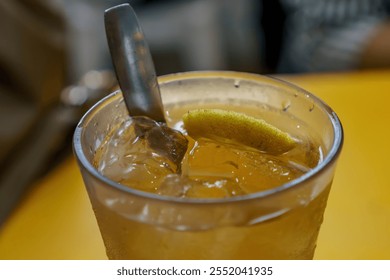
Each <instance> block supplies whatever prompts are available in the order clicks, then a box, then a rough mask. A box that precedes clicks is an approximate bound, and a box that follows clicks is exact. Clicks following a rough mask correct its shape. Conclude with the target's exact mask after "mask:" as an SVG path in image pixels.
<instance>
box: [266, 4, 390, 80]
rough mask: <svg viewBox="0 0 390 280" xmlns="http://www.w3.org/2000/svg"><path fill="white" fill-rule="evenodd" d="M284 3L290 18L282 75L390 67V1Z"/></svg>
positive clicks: (283, 52)
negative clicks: (284, 73) (286, 73)
mask: <svg viewBox="0 0 390 280" xmlns="http://www.w3.org/2000/svg"><path fill="white" fill-rule="evenodd" d="M265 1H267V0H265ZM280 4H281V6H282V8H283V11H284V13H285V16H286V17H285V25H284V26H285V28H284V36H283V45H282V50H281V55H280V60H279V65H278V68H277V70H278V72H288V73H294V72H321V71H343V70H351V69H359V68H367V67H389V66H390V17H389V16H390V1H389V0H316V1H313V0H280Z"/></svg>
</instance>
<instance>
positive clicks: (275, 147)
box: [183, 109, 296, 155]
mask: <svg viewBox="0 0 390 280" xmlns="http://www.w3.org/2000/svg"><path fill="white" fill-rule="evenodd" d="M183 122H184V127H185V129H186V131H187V133H188V135H190V136H191V137H193V138H195V139H197V138H200V137H206V138H211V139H213V138H214V139H215V138H225V139H228V140H230V141H234V142H237V143H240V144H243V145H246V146H250V147H253V148H256V149H258V150H261V151H264V152H267V153H270V154H273V155H278V154H282V153H285V152H287V151H289V150H291V149H292V148H293V147H294V146H295V144H296V141H295V140H294V139H293V138H292V137H291V136H290V135H289V134H288V133H286V132H283V131H281V130H280V129H278V128H276V127H274V126H273V125H271V124H269V123H267V122H266V121H264V120H262V119H257V118H254V117H251V116H248V115H246V114H243V113H238V112H234V111H228V110H221V109H196V110H190V111H188V112H187V113H186V114H185V115H184V116H183Z"/></svg>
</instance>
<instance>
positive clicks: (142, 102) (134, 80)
mask: <svg viewBox="0 0 390 280" xmlns="http://www.w3.org/2000/svg"><path fill="white" fill-rule="evenodd" d="M104 21H105V28H106V36H107V41H108V46H109V49H110V53H111V57H112V61H113V64H114V69H115V73H116V76H117V79H118V83H119V86H120V88H121V90H122V93H123V97H124V100H125V103H126V106H127V109H128V111H129V113H130V115H131V116H147V117H149V118H151V119H153V120H155V121H158V122H165V117H164V110H163V105H162V101H161V95H160V88H159V86H158V82H157V77H156V71H155V69H154V64H153V60H152V57H151V54H150V51H149V47H148V45H147V43H146V40H145V37H144V34H143V32H142V30H141V27H140V25H139V23H138V20H137V16H136V15H135V13H134V10H133V9H132V8H131V6H130V5H129V4H122V5H118V6H115V7H112V8H110V9H107V10H106V11H105V13H104Z"/></svg>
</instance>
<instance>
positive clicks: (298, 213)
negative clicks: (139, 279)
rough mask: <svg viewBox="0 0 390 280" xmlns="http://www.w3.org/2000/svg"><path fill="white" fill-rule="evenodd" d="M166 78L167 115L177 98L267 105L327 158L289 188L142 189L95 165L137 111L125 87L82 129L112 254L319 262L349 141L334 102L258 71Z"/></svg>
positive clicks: (85, 162) (83, 151)
mask: <svg viewBox="0 0 390 280" xmlns="http://www.w3.org/2000/svg"><path fill="white" fill-rule="evenodd" d="M159 84H160V88H161V95H162V100H163V103H164V106H165V108H167V110H168V112H167V116H169V108H171V107H172V106H173V105H175V104H176V107H177V104H186V103H196V104H199V107H202V106H204V104H207V103H209V102H213V103H216V102H217V103H221V104H225V103H226V104H229V103H236V104H242V102H244V103H246V104H258V105H259V106H258V108H259V110H263V111H264V116H265V118H266V119H267V121H269V122H271V123H275V124H277V126H278V127H279V128H280V129H282V130H284V131H287V132H290V133H291V134H293V135H298V136H299V135H300V134H301V135H304V136H307V135H310V136H313V137H316V138H317V139H319V140H320V142H321V143H322V157H323V160H322V161H321V162H320V163H319V164H318V165H317V166H315V167H314V168H312V169H310V170H309V171H308V172H307V173H305V174H304V175H303V176H301V177H299V178H297V179H294V180H292V181H290V182H288V183H285V184H283V185H281V186H278V187H275V188H273V189H270V190H265V191H260V192H256V193H252V194H248V195H244V196H236V197H231V198H225V199H194V198H176V197H166V196H159V195H157V194H153V193H147V192H143V191H140V190H136V189H132V188H130V187H126V186H123V185H121V184H119V183H117V182H114V181H112V180H110V179H109V178H106V177H104V176H102V175H101V174H100V173H99V172H98V171H97V170H96V169H95V168H94V167H93V164H92V160H93V157H94V154H95V152H96V150H97V149H98V148H99V146H100V144H101V143H102V141H103V139H104V137H105V136H106V134H107V133H108V132H109V131H110V130H111V124H112V122H113V120H114V119H115V120H117V119H118V118H125V117H126V116H127V115H128V112H127V110H126V107H125V104H124V102H123V98H122V94H121V92H120V91H117V92H114V93H112V94H111V95H109V96H107V97H106V98H104V99H102V100H101V101H100V102H98V103H97V104H96V105H95V106H93V107H92V108H91V109H90V110H89V111H88V112H87V113H86V114H85V116H84V117H83V118H82V119H81V121H80V123H79V125H78V126H77V128H76V130H75V134H74V153H75V155H76V157H77V160H78V163H79V166H80V170H81V173H82V176H83V179H84V182H85V186H86V188H87V191H88V194H89V198H90V201H91V204H92V207H93V210H94V212H95V215H96V219H97V222H98V224H99V228H100V231H101V234H102V237H103V240H104V243H105V246H106V251H107V255H108V257H109V258H110V259H312V258H313V254H314V250H315V247H316V240H317V236H318V233H319V230H320V226H321V223H322V220H323V214H324V210H325V206H326V202H327V198H328V193H329V191H330V187H331V183H332V180H333V177H334V173H335V166H336V161H337V158H338V156H339V154H340V151H341V147H342V142H343V131H342V126H341V123H340V121H339V119H338V117H337V116H336V114H335V113H334V112H333V111H332V109H331V108H329V107H328V106H327V105H326V104H324V103H323V102H322V101H321V100H320V99H318V98H317V97H315V96H313V95H312V94H310V93H309V92H307V91H305V90H303V89H301V88H298V87H296V86H294V85H292V84H289V83H286V82H283V81H280V80H277V79H274V78H269V77H265V76H261V75H255V74H248V73H238V72H188V73H178V74H173V75H167V76H163V77H160V78H159ZM302 124H304V126H305V129H302V127H301V125H302Z"/></svg>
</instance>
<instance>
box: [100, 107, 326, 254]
mask: <svg viewBox="0 0 390 280" xmlns="http://www.w3.org/2000/svg"><path fill="white" fill-rule="evenodd" d="M195 106H198V105H192V104H179V105H177V106H175V107H171V108H169V118H168V123H169V125H170V126H172V127H175V128H177V129H181V130H183V127H182V123H181V121H180V118H181V116H182V115H183V114H184V113H185V112H186V111H187V110H188V109H190V108H193V107H195ZM202 107H210V108H222V109H233V110H236V111H240V112H245V113H247V114H249V115H252V116H255V117H262V118H265V119H266V120H268V121H269V122H272V123H273V124H274V125H276V126H278V123H275V120H278V113H277V112H271V111H270V110H269V108H263V110H259V106H258V105H253V104H251V105H250V104H230V105H217V104H202ZM285 121H286V120H283V123H284V124H285ZM289 121H291V123H292V124H293V126H299V128H300V131H301V130H302V127H304V124H303V123H299V121H297V120H293V119H291V120H289ZM183 132H184V133H185V131H184V130H183ZM303 135H304V137H305V139H303ZM293 136H294V137H296V138H297V141H298V142H299V144H298V145H297V147H296V148H295V149H294V150H292V151H290V152H287V153H286V154H283V155H280V156H278V157H275V156H271V155H267V154H265V153H264V152H259V151H253V150H252V149H248V148H247V147H243V148H242V147H239V146H237V145H236V143H230V142H228V141H227V142H226V143H223V142H218V143H216V142H214V141H210V140H209V139H198V140H196V141H195V140H194V139H191V138H189V149H188V154H187V155H186V157H185V158H184V160H183V170H182V173H181V174H180V176H181V177H183V176H184V177H185V178H189V179H190V180H191V181H195V182H196V183H194V184H192V185H191V187H190V188H187V189H186V191H185V192H184V193H183V192H181V193H180V195H178V196H179V198H180V197H183V198H191V199H194V198H195V199H196V198H201V199H207V198H212V199H215V198H220V199H224V198H229V197H232V196H242V195H247V194H249V193H256V192H260V191H263V190H269V189H272V188H275V187H278V186H280V185H283V184H284V183H286V182H289V181H291V180H294V179H296V178H298V177H299V176H301V175H302V174H304V173H305V172H306V171H307V170H310V168H313V167H314V166H315V165H317V164H318V162H319V161H321V145H320V144H319V142H318V141H316V139H315V137H314V136H313V137H311V135H310V133H307V131H303V132H300V133H297V134H296V135H293ZM108 141H109V140H108ZM232 151H233V152H232ZM102 154H104V153H99V152H98V153H97V158H95V162H96V163H99V162H101V161H102V160H103V159H102V158H100V157H101V156H102ZM104 166H106V164H105V165H104ZM97 168H99V166H97ZM153 170H156V169H155V168H149V169H148V168H147V172H140V173H137V174H138V175H139V177H137V176H135V177H134V176H127V177H126V176H121V172H114V174H115V176H117V177H115V176H114V177H112V178H111V179H113V180H115V181H118V182H120V183H121V184H123V185H125V186H128V187H131V188H137V185H139V186H141V187H139V189H140V190H142V191H146V192H151V193H157V194H159V195H164V196H169V195H170V190H169V188H168V191H166V189H164V188H162V189H161V188H160V185H161V184H162V183H164V182H165V177H166V175H167V174H166V173H165V172H162V171H156V172H153ZM101 171H102V173H103V174H104V170H101ZM110 174H111V175H112V174H113V173H110ZM105 175H106V176H108V177H109V175H107V174H105ZM141 177H142V178H141ZM329 189H330V184H329V185H327V186H325V187H324V188H322V191H321V192H320V193H318V194H316V196H315V197H312V198H311V199H310V201H306V203H302V205H299V206H296V207H294V209H288V211H285V213H283V214H281V215H277V216H275V217H273V218H269V219H264V221H260V220H261V219H259V222H257V223H252V224H250V223H248V224H245V223H243V224H238V225H234V224H227V225H225V226H215V227H210V228H207V229H202V228H193V227H191V226H190V225H187V226H186V225H184V226H183V227H180V228H179V227H177V228H174V227H167V226H164V225H154V224H153V223H151V222H150V221H142V220H140V219H134V218H131V217H132V215H126V214H124V213H123V212H121V213H118V212H117V211H115V210H113V209H114V208H112V207H108V206H107V205H104V204H102V203H101V200H100V201H97V200H94V199H92V203H93V207H94V211H95V214H96V216H97V219H98V222H99V227H100V230H101V233H102V236H103V239H104V242H105V246H106V249H107V255H108V257H109V258H110V259H311V258H312V257H313V254H314V249H315V246H316V240H317V235H318V232H319V228H320V225H321V223H322V218H323V212H324V209H325V205H326V201H327V196H328V192H329ZM200 207H202V206H200ZM110 208H111V209H110ZM243 211H246V210H245V209H243ZM173 215H179V214H177V212H173ZM146 216H147V215H146ZM176 218H177V217H176ZM197 218H199V217H197ZM197 222H199V221H197Z"/></svg>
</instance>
